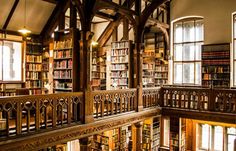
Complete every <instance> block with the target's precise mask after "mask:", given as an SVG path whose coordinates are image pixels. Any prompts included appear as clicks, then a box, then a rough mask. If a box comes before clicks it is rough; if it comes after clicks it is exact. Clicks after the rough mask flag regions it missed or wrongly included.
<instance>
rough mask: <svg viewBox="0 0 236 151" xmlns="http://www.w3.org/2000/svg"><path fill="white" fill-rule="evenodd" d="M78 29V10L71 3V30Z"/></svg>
mask: <svg viewBox="0 0 236 151" xmlns="http://www.w3.org/2000/svg"><path fill="white" fill-rule="evenodd" d="M76 27H77V14H76V8H75V6H74V5H73V4H72V2H70V28H76Z"/></svg>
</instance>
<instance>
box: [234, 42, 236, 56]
mask: <svg viewBox="0 0 236 151" xmlns="http://www.w3.org/2000/svg"><path fill="white" fill-rule="evenodd" d="M234 59H236V40H234Z"/></svg>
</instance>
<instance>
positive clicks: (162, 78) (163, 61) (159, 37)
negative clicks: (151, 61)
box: [155, 33, 168, 86]
mask: <svg viewBox="0 0 236 151" xmlns="http://www.w3.org/2000/svg"><path fill="white" fill-rule="evenodd" d="M155 37H156V38H155V44H156V45H155V58H156V62H155V86H160V85H165V84H168V58H167V55H166V47H165V40H164V34H162V33H158V34H155Z"/></svg>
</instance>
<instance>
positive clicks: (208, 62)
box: [202, 59, 230, 65]
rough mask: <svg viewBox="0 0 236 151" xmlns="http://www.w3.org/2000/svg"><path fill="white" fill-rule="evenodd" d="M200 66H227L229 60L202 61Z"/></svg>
mask: <svg viewBox="0 0 236 151" xmlns="http://www.w3.org/2000/svg"><path fill="white" fill-rule="evenodd" d="M202 64H207V65H229V64H230V61H229V59H221V60H202Z"/></svg>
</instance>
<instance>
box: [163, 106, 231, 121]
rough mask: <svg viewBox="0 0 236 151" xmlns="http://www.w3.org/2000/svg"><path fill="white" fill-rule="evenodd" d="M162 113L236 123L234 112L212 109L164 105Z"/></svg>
mask: <svg viewBox="0 0 236 151" xmlns="http://www.w3.org/2000/svg"><path fill="white" fill-rule="evenodd" d="M161 115H162V116H177V117H182V118H189V119H197V120H205V121H214V122H223V123H232V124H236V116H235V114H233V113H217V112H210V111H198V110H185V109H173V108H168V107H163V108H162V111H161Z"/></svg>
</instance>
